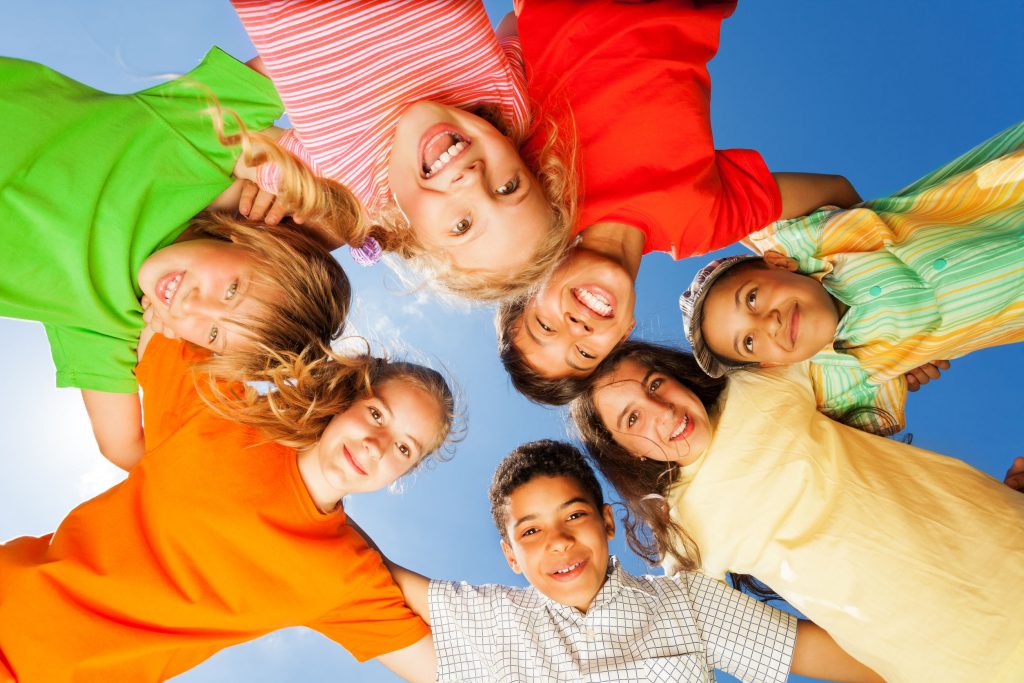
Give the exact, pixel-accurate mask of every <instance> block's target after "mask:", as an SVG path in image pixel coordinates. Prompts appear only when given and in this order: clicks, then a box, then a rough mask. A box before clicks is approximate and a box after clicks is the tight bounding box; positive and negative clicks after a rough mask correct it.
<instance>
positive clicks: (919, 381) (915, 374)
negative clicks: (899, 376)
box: [904, 360, 949, 391]
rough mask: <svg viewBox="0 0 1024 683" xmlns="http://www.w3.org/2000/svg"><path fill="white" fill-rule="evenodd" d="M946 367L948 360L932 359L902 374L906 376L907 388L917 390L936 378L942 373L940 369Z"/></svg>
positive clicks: (947, 366)
mask: <svg viewBox="0 0 1024 683" xmlns="http://www.w3.org/2000/svg"><path fill="white" fill-rule="evenodd" d="M948 369H949V361H948V360H934V361H932V362H931V363H925V364H924V365H920V366H918V367H916V368H914V369H913V370H911V371H909V372H908V373H907V374H906V375H904V376H905V377H906V378H907V390H908V391H917V390H918V389H920V388H921V387H922V386H924V385H925V384H928V382H931V381H932V380H933V379H938V378H939V377H940V376H941V375H942V371H943V370H948Z"/></svg>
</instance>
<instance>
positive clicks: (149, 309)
mask: <svg viewBox="0 0 1024 683" xmlns="http://www.w3.org/2000/svg"><path fill="white" fill-rule="evenodd" d="M140 303H141V304H142V320H143V322H145V323H146V327H147V328H149V329H150V330H151V331H153V332H156V333H157V334H162V335H163V336H165V337H167V338H168V339H174V338H175V334H174V330H172V329H171V328H170V327H165V326H164V319H163V318H161V317H160V316H159V315H157V312H156V309H155V308H154V307H153V302H152V301H150V300H149V297H148V296H146V295H145V294H143V295H142V300H141V301H140Z"/></svg>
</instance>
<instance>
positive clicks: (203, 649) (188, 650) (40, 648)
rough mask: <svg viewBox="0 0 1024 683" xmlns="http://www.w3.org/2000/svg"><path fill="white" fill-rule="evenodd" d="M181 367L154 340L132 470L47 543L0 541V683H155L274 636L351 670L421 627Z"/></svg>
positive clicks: (358, 549)
mask: <svg viewBox="0 0 1024 683" xmlns="http://www.w3.org/2000/svg"><path fill="white" fill-rule="evenodd" d="M196 357H197V356H196V354H195V352H193V351H191V350H190V349H189V348H188V347H186V346H185V345H183V344H182V343H180V342H172V341H168V340H167V339H165V338H163V337H161V336H159V335H158V336H155V337H154V338H153V340H152V341H151V342H150V345H149V348H147V350H146V354H145V358H144V359H143V361H142V362H141V363H140V364H139V367H138V371H137V375H138V378H139V384H141V385H142V388H143V391H144V401H143V403H144V408H145V417H146V455H145V456H144V457H143V459H142V461H141V462H140V463H139V464H138V465H136V466H135V468H134V469H133V470H132V472H131V473H130V474H129V475H128V478H127V479H126V480H125V481H123V482H121V483H120V484H118V485H116V486H114V487H113V488H111V489H109V490H108V491H106V492H105V493H102V494H100V495H99V496H96V497H95V498H93V499H92V500H89V501H86V502H85V503H82V504H81V505H79V506H78V507H77V508H75V509H74V510H73V511H72V512H71V513H70V514H69V515H68V516H67V518H65V519H64V521H63V522H61V524H60V527H58V529H57V531H56V532H54V533H53V534H50V535H48V536H43V537H41V538H35V537H22V538H17V539H14V540H12V541H10V542H9V543H6V544H4V545H0V681H7V680H12V677H15V678H16V679H17V680H21V681H47V683H62V682H64V683H72V682H73V683H93V682H95V683H110V682H111V681H132V683H139V682H143V683H144V682H145V681H162V680H164V679H166V678H170V677H171V676H174V675H175V674H178V673H181V672H182V671H185V670H187V669H189V668H191V667H193V666H195V665H196V664H198V663H199V662H201V661H203V660H204V659H206V658H207V657H209V656H211V655H213V654H214V653H216V652H217V651H219V650H221V649H223V648H225V647H228V646H229V645H234V644H235V643H241V642H245V641H247V640H251V639H253V638H256V637H258V636H261V635H263V634H265V633H269V632H270V631H273V630H276V629H279V628H284V627H286V626H298V625H304V626H308V627H310V628H312V629H315V630H317V631H319V632H320V633H323V634H324V635H325V636H327V637H328V638H331V639H332V640H335V641H337V642H338V643H340V644H341V645H343V646H344V647H345V648H346V649H348V650H349V651H350V652H351V653H352V654H353V655H355V656H356V658H357V659H360V660H363V659H368V658H371V657H375V656H377V655H380V654H384V653H387V652H391V651H394V650H398V649H400V648H403V647H406V646H408V645H411V644H412V643H415V642H416V641H418V640H419V639H420V638H422V637H423V636H425V635H426V634H427V633H428V632H429V631H428V629H427V626H426V624H424V623H423V622H422V621H421V620H420V619H419V617H417V616H416V615H414V614H413V613H412V612H411V611H410V610H409V608H408V607H407V606H406V605H405V601H404V600H403V598H402V593H401V592H400V591H399V589H398V587H397V586H396V585H395V583H394V581H393V580H392V579H391V575H390V574H389V573H388V570H387V569H386V568H385V567H384V564H383V562H382V561H381V558H380V555H379V554H378V553H376V552H375V551H373V550H372V549H371V548H369V547H368V546H367V545H366V542H365V541H364V540H363V539H362V537H361V536H359V535H358V534H357V533H356V532H355V531H354V530H353V529H352V527H351V526H349V525H348V524H346V523H345V513H344V511H343V510H341V509H340V508H339V509H337V510H335V511H334V512H332V513H330V514H323V513H321V512H320V511H319V510H317V508H316V506H315V504H314V503H313V501H312V499H311V498H310V496H309V493H308V491H307V490H306V487H305V485H304V484H303V482H302V478H301V476H300V474H299V471H298V466H297V464H296V457H295V456H296V453H295V451H294V450H293V449H290V448H285V447H284V446H279V445H277V444H265V443H264V444H261V443H260V441H261V440H262V437H261V436H260V435H259V433H258V432H256V431H255V430H252V429H249V428H246V427H242V426H240V425H238V424H235V423H232V422H228V421H227V420H225V419H223V418H221V417H218V416H217V415H215V414H214V413H213V412H212V411H211V410H210V409H209V408H208V407H207V406H206V405H205V404H204V403H203V402H202V400H201V399H200V398H199V396H198V395H197V393H196V390H195V387H194V385H193V381H192V378H191V376H190V373H189V364H190V363H191V362H192V361H193V360H195V358H196Z"/></svg>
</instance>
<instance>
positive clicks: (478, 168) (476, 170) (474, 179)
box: [452, 159, 484, 187]
mask: <svg viewBox="0 0 1024 683" xmlns="http://www.w3.org/2000/svg"><path fill="white" fill-rule="evenodd" d="M483 173H484V162H483V161H481V160H480V159H477V160H476V161H472V162H470V163H469V164H468V165H467V166H464V167H463V168H462V170H460V171H459V172H457V173H456V174H455V175H453V176H452V186H454V187H467V186H470V185H473V184H481V183H480V180H481V179H482V178H483Z"/></svg>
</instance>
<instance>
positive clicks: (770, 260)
mask: <svg viewBox="0 0 1024 683" xmlns="http://www.w3.org/2000/svg"><path fill="white" fill-rule="evenodd" d="M764 262H765V263H767V264H768V265H769V266H770V267H771V268H778V269H779V270H788V271H789V272H791V273H795V272H796V265H797V264H796V259H794V258H790V257H789V256H786V255H784V254H780V253H779V252H777V251H766V252H764Z"/></svg>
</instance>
